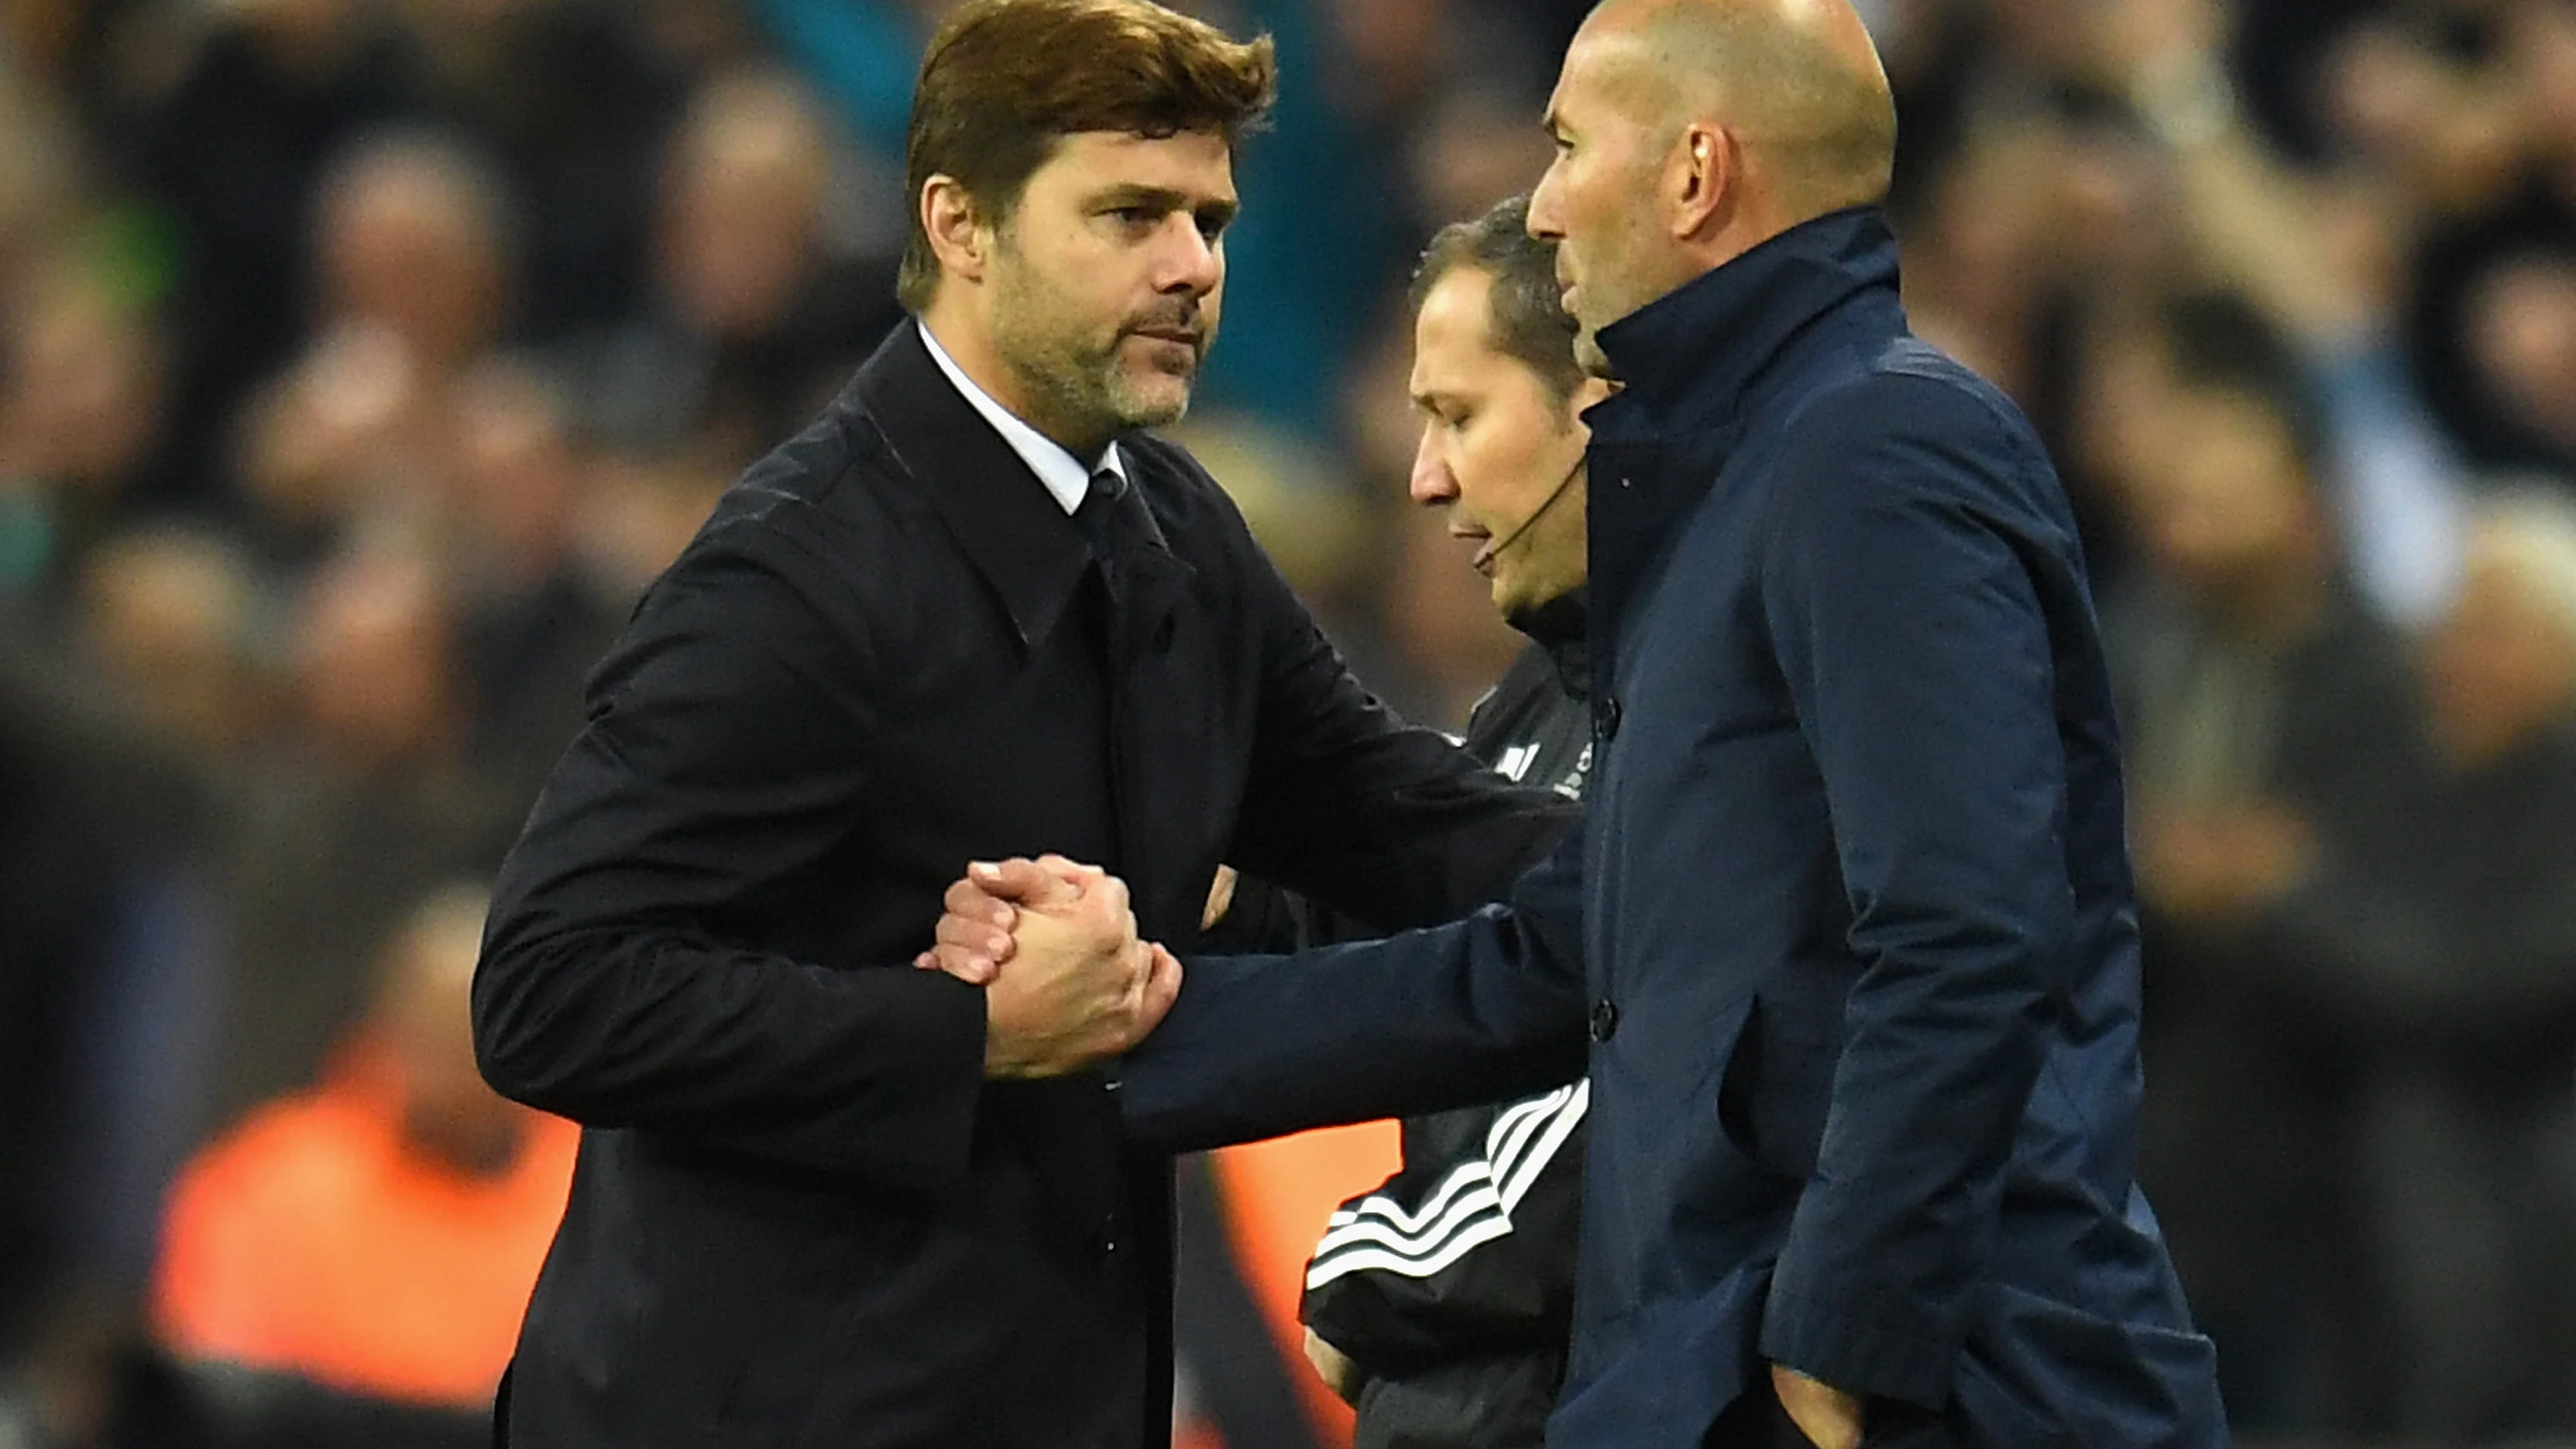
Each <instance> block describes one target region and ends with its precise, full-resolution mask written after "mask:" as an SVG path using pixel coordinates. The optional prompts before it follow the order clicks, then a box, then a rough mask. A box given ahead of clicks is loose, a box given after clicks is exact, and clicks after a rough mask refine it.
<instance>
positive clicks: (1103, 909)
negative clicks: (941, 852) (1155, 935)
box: [913, 855, 1181, 1077]
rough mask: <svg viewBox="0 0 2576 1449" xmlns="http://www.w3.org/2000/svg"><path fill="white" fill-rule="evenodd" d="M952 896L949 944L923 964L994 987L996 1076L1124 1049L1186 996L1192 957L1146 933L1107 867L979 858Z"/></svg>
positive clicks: (988, 1053)
mask: <svg viewBox="0 0 2576 1449" xmlns="http://www.w3.org/2000/svg"><path fill="white" fill-rule="evenodd" d="M943 904H944V906H945V909H946V914H945V915H943V916H941V917H940V920H939V929H938V935H937V940H938V944H937V945H936V946H934V947H932V948H931V949H930V950H928V951H924V952H922V953H921V955H920V956H918V957H917V958H915V959H914V961H913V964H914V965H915V966H917V967H920V968H921V969H923V970H925V971H945V972H947V973H948V974H949V975H951V976H954V977H956V978H957V979H958V980H960V981H964V982H967V983H969V984H970V985H975V986H981V987H983V988H984V1011H985V1032H984V1075H986V1076H987V1077H1053V1076H1061V1075H1063V1074H1064V1073H1066V1072H1072V1071H1078V1070H1080V1069H1082V1068H1084V1067H1087V1066H1090V1065H1092V1064H1093V1063H1095V1062H1099V1061H1101V1060H1103V1059H1105V1058H1108V1057H1114V1056H1116V1055H1118V1054H1119V1053H1121V1052H1123V1051H1126V1050H1127V1049H1128V1048H1129V1047H1132V1046H1134V1045H1135V1044H1136V1043H1138V1042H1140V1041H1142V1040H1144V1039H1145V1035H1146V1033H1148V1032H1151V1031H1152V1030H1153V1029H1154V1027H1155V1026H1156V1025H1157V1024H1158V1023H1160V1022H1161V1021H1162V1019H1163V1015H1164V1013H1165V1012H1168V1011H1170V1010H1171V1009H1172V1001H1173V999H1174V998H1175V997H1177V996H1178V995H1179V994H1180V989H1181V963H1180V962H1179V961H1177V960H1175V959H1174V958H1173V956H1172V953H1171V952H1169V951H1166V950H1164V949H1163V948H1162V947H1161V946H1158V945H1155V944H1153V943H1151V942H1148V941H1144V940H1140V939H1139V938H1138V935H1137V930H1136V916H1135V913H1134V911H1132V910H1130V909H1129V906H1128V899H1127V883H1126V882H1124V881H1122V880H1120V879H1118V878H1117V877H1116V876H1113V875H1111V874H1109V873H1108V872H1107V871H1104V870H1102V869H1100V868H1099V867H1097V866H1090V865H1083V864H1080V863H1078V862H1076V861H1072V860H1068V859H1066V858H1065V857H1063V856H1060V855H1045V856H1040V857H1039V858H1037V859H1036V860H1019V859H1014V860H1006V861H1000V862H982V861H978V862H976V863H975V864H973V865H970V866H968V867H967V870H966V876H965V878H964V879H962V880H960V881H958V882H957V883H956V884H955V885H952V886H950V887H949V888H948V894H947V896H946V898H945V900H944V902H943ZM1006 963H1007V967H1008V969H1005V964H1006Z"/></svg>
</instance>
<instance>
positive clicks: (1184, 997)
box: [1119, 830, 1586, 1151]
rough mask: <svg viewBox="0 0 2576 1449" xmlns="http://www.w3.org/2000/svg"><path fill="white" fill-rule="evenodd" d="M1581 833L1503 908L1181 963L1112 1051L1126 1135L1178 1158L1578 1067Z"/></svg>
mask: <svg viewBox="0 0 2576 1449" xmlns="http://www.w3.org/2000/svg"><path fill="white" fill-rule="evenodd" d="M1581 862H1582V835H1581V832H1580V831H1579V830H1578V831H1577V832H1575V833H1574V834H1572V835H1569V836H1567V837H1566V839H1565V841H1564V843H1563V844H1561V845H1560V846H1559V847H1558V848H1557V850H1556V853H1555V854H1554V855H1552V856H1550V857H1549V858H1548V859H1547V861H1546V862H1545V863H1544V864H1542V865H1541V866H1540V867H1539V868H1538V869H1536V870H1533V871H1531V872H1530V873H1529V874H1528V875H1526V876H1524V877H1522V878H1521V880H1520V881H1519V883H1518V884H1516V885H1515V886H1514V887H1513V888H1512V893H1511V897H1510V899H1509V901H1508V902H1506V903H1504V904H1499V905H1493V906H1487V907H1486V908H1484V909H1483V910H1481V911H1478V912H1477V913H1475V914H1474V915H1472V916H1468V917H1466V918H1464V919H1462V920H1458V921H1453V922H1450V923H1449V924H1447V925H1445V926H1438V927H1433V928H1430V929H1427V930H1415V931H1408V932H1405V933H1404V934H1402V935H1399V936H1392V937H1389V938H1387V939H1386V940H1383V941H1361V942H1354V943H1351V944H1347V945H1340V946H1328V947H1325V948H1323V949H1320V950H1315V951H1306V952H1300V953H1298V954H1296V955H1292V956H1234V957H1227V956H1213V957H1198V958H1193V959H1191V960H1189V961H1187V962H1185V963H1184V967H1185V969H1184V971H1183V974H1182V984H1181V994H1180V998H1179V1000H1178V1001H1177V1002H1175V1003H1174V1004H1173V1007H1172V1011H1171V1014H1170V1015H1169V1016H1166V1017H1165V1018H1163V1023H1162V1025H1160V1026H1159V1027H1156V1028H1155V1030H1154V1034H1153V1035H1152V1036H1149V1037H1147V1038H1146V1039H1145V1041H1144V1043H1143V1044H1142V1045H1140V1046H1138V1047H1137V1048H1136V1049H1135V1050H1134V1051H1132V1052H1130V1053H1128V1054H1127V1056H1126V1058H1125V1063H1124V1066H1123V1067H1122V1068H1121V1071H1120V1091H1119V1100H1120V1108H1121V1111H1122V1113H1123V1115H1124V1117H1125V1121H1126V1125H1127V1130H1128V1133H1129V1135H1130V1136H1131V1137H1133V1138H1135V1139H1136V1140H1138V1141H1140V1142H1144V1143H1149V1144H1152V1145H1154V1146H1157V1147H1161V1148H1165V1149H1169V1150H1174V1151H1189V1150H1192V1149H1196V1148H1202V1147H1222V1146H1225V1145H1228V1144H1230V1143H1236V1142H1252V1141H1258V1140H1260V1139H1262V1138H1265V1137H1277V1136H1280V1135H1282V1134H1284V1133H1289V1132H1297V1131H1302V1130H1304V1129H1306V1128H1308V1127H1327V1126H1334V1125H1338V1124H1340V1123H1345V1122H1366V1121H1370V1120H1373V1119H1375V1118H1379V1117H1401V1116H1409V1115H1412V1114H1414V1113H1419V1112H1439V1111H1446V1110H1448V1109H1450V1108H1453V1107H1465V1106H1472V1105H1474V1104H1476V1103H1479V1102H1493V1101H1500V1100H1503V1099H1506V1098H1511V1097H1518V1096H1524V1095H1526V1094H1528V1093H1530V1092H1532V1091H1535V1090H1537V1089H1539V1088H1542V1087H1552V1086H1557V1085H1561V1084H1563V1083H1566V1082H1570V1081H1572V1080H1574V1078H1575V1077H1576V1076H1578V1075H1580V1074H1581V1072H1582V1071H1583V1066H1584V1052H1585V1050H1586V1040H1585V1035H1584V1015H1583V964H1582V962H1583V958H1582V955H1581V950H1582V931H1583V918H1582V894H1581V893H1582V879H1581Z"/></svg>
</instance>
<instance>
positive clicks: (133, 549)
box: [71, 526, 274, 782]
mask: <svg viewBox="0 0 2576 1449" xmlns="http://www.w3.org/2000/svg"><path fill="white" fill-rule="evenodd" d="M261 605H262V600H261V597H260V589H259V581H258V578H257V576H256V575H255V574H254V572H253V571H252V569H251V566H250V563H249V561H248V559H247V558H245V557H244V555H243V553H242V551H241V550H240V549H239V548H237V547H235V546H234V545H233V544H232V543H231V542H230V541H229V540H227V539H226V538H224V537H223V536H222V535H219V534H214V533H209V532H204V531H197V530H187V529H181V528H178V527H171V526H156V527H148V528H137V529H128V530H124V531H122V532H119V533H116V534H114V535H111V536H110V537H108V538H106V539H105V540H103V541H101V542H100V543H99V545H98V546H97V547H96V548H94V549H93V550H92V551H91V553H90V557H89V562H88V567H87V569H86V570H85V572H84V575H83V577H82V579H81V581H80V597H79V601H78V617H77V619H76V621H75V623H74V627H73V629H72V631H71V632H72V634H73V646H74V651H75V652H74V655H73V657H74V658H75V659H77V660H78V661H79V663H80V664H81V666H82V667H84V668H89V669H95V670H97V671H98V673H99V675H100V676H101V677H102V681H103V683H105V685H106V686H107V687H109V688H111V689H113V690H115V691H117V692H118V693H119V694H120V695H121V696H122V697H123V698H125V699H126V700H127V701H128V703H129V704H130V706H131V707H132V709H133V711H134V714H135V717H136V719H137V720H138V721H139V723H140V725H141V727H142V728H143V729H144V730H145V731H146V732H147V733H149V734H151V735H152V736H154V737H155V738H156V739H158V740H159V741H160V742H161V743H162V744H163V745H164V746H166V747H167V748H169V749H171V750H172V751H174V752H175V753H177V754H178V755H180V756H181V757H182V758H184V759H187V760H188V761H190V762H191V767H192V769H193V770H194V771H195V772H196V773H197V774H198V775H200V776H202V777H204V778H206V779H208V780H209V781H218V782H219V781H224V780H230V779H235V778H237V777H238V776H239V774H240V772H241V771H242V770H244V769H246V768H247V767H248V766H249V765H250V764H251V762H252V761H253V759H254V758H256V756H257V753H258V750H259V747H260V744H261V741H262V739H263V737H264V736H265V733H266V731H267V730H268V728H269V727H270V725H271V723H272V716H273V714H274V707H273V706H274V702H273V699H272V697H271V696H272V694H273V691H272V689H271V688H270V687H269V681H267V680H266V679H265V678H263V677H262V675H261V672H260V670H259V668H258V666H257V663H256V658H257V654H258V651H259V639H258V634H259V617H260V613H261Z"/></svg>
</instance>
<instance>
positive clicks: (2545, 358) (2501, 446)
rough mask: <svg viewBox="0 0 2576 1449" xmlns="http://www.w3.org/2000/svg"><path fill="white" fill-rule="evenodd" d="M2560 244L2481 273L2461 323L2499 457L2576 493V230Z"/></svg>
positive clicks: (2473, 287)
mask: <svg viewBox="0 0 2576 1449" xmlns="http://www.w3.org/2000/svg"><path fill="white" fill-rule="evenodd" d="M2561 243H2562V244H2561V246H2559V247H2557V248H2554V249H2550V250H2541V251H2530V252H2523V253H2520V254H2517V255H2513V256H2509V257H2505V258H2503V259H2501V260H2499V261H2498V262H2496V263H2495V265H2493V266H2492V267H2490V268H2489V269H2488V270H2486V271H2485V272H2483V273H2481V274H2480V275H2479V276H2478V278H2477V279H2476V281H2475V282H2474V283H2473V284H2472V285H2471V287H2470V289H2469V294H2468V297H2467V299H2466V304H2465V308H2464V315H2463V318H2462V322H2463V325H2464V327H2465V329H2466V337H2467V350H2468V354H2469V357H2470V359H2471V361H2472V362H2473V363H2474V364H2475V366H2476V384H2477V389H2478V397H2479V401H2480V403H2481V405H2482V407H2483V408H2484V410H2485V411H2486V413H2487V414H2488V416H2490V417H2491V418H2493V419H2494V427H2495V439H2494V451H2495V453H2496V454H2497V455H2498V456H2500V457H2501V458H2502V459H2503V460H2504V461H2507V462H2510V463H2515V464H2521V465H2526V466H2532V467H2539V468H2545V469H2548V470H2549V471H2550V472H2552V473H2554V474H2556V475H2557V476H2558V477H2559V478H2560V479H2562V480H2565V481H2567V482H2569V483H2570V484H2571V485H2576V230H2571V231H2570V232H2569V233H2568V234H2567V235H2566V236H2564V237H2563V238H2561Z"/></svg>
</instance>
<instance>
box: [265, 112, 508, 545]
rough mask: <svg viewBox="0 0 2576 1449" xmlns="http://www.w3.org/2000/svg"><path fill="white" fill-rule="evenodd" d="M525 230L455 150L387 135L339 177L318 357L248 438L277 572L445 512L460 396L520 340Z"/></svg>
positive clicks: (311, 357) (321, 235)
mask: <svg viewBox="0 0 2576 1449" xmlns="http://www.w3.org/2000/svg"><path fill="white" fill-rule="evenodd" d="M511 227H512V222H511V219H510V216H509V212H508V207H507V203H506V199H505V198H504V196H503V194H502V191H501V188H500V182H499V179H498V178H497V177H496V176H495V175H494V174H493V173H492V172H491V171H490V170H488V169H487V168H486V167H485V166H484V165H483V164H482V163H481V162H479V161H478V160H476V159H475V158H474V157H473V156H472V155H471V154H470V153H468V152H466V151H465V150H463V149H462V148H460V147H459V146H458V145H456V144H455V143H454V142H452V141H450V140H448V139H446V138H444V137H442V136H439V135H436V134H430V133H391V134H381V135H377V136H374V137H371V138H369V139H367V140H364V141H362V142H360V143H358V144H357V145H356V146H354V147H353V148H352V149H351V150H350V151H348V152H347V153H346V154H345V155H343V156H341V157H339V158H338V159H337V160H335V161H334V162H333V164H332V167H331V170H330V172H329V174H328V175H327V176H326V177H325V179H324V181H323V184H322V187H321V192H320V196H319V199H318V202H317V204H316V206H315V208H314V212H313V228H314V230H313V262H314V284H315V287H316V289H317V291H318V293H319V296H318V298H317V301H318V303H319V305H320V312H319V313H318V315H317V316H316V318H315V324H314V328H313V332H312V341H311V343H310V344H309V345H308V347H307V349H306V351H305V354H304V356H303V357H302V358H301V359H300V360H299V361H298V362H297V363H296V364H295V365H294V366H293V367H292V368H290V369H289V370H288V372H287V373H286V374H285V375H283V376H282V377H280V378H278V379H276V380H274V381H272V382H271V383H270V384H269V385H268V386H267V387H266V388H265V389H264V390H263V393H262V395H261V396H260V398H259V399H258V401H257V403H256V406H255V407H254V409H253V411H252V415H251V417H250V427H249V429H248V431H247V434H246V436H245V437H244V438H243V444H244V449H243V452H244V456H243V460H242V470H243V474H244V481H245V483H246V485H247V487H248V489H249V493H250V497H251V499H252V501H254V502H255V503H256V504H257V506H258V508H259V515H258V518H257V523H258V525H259V527H260V533H261V536H262V541H263V542H264V544H265V545H266V546H267V551H268V553H269V555H270V561H271V562H272V563H275V564H281V565H287V566H297V567H300V566H302V565H304V564H306V563H308V562H310V561H311V560H312V559H313V558H314V557H316V556H318V555H319V554H320V553H321V552H323V551H326V550H327V549H328V548H329V547H331V546H332V545H333V544H334V543H336V542H337V541H338V540H339V539H340V538H341V537H342V536H343V533H344V531H345V530H346V529H347V528H349V527H350V526H351V525H352V524H354V523H357V522H360V521H363V520H367V519H370V518H392V519H395V520H400V521H413V522H416V521H417V520H418V518H419V516H420V515H421V514H422V513H423V512H425V511H428V510H429V509H431V508H432V507H433V506H434V503H435V497H436V492H437V489H436V484H435V475H436V471H437V468H438V466H439V463H440V461H441V454H442V450H443V443H444V435H445V428H446V425H447V422H448V414H447V408H448V406H449V399H448V391H449V389H450V388H451V387H453V386H454V384H455V383H456V380H457V379H458V377H459V376H460V375H461V374H462V373H463V371H464V370H465V368H466V367H467V366H468V365H469V364H471V363H472V362H473V360H474V359H475V358H477V357H478V356H480V355H481V354H482V353H483V352H484V351H485V350H487V349H488V348H490V347H491V346H493V345H494V344H495V343H496V342H498V341H499V340H500V338H501V335H502V332H503V329H504V327H505V325H506V321H507V310H506V309H507V305H508V296H509V288H510V279H511V268H512V262H511V251H510V238H511Z"/></svg>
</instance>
